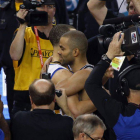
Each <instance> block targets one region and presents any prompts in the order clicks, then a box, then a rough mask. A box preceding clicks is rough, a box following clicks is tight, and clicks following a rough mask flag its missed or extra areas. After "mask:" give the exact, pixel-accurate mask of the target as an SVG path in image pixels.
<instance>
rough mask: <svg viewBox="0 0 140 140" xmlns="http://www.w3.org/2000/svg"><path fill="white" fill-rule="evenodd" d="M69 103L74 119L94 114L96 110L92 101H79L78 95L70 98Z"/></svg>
mask: <svg viewBox="0 0 140 140" xmlns="http://www.w3.org/2000/svg"><path fill="white" fill-rule="evenodd" d="M67 101H68V107H69V109H70V111H71V112H72V114H73V116H74V118H76V117H78V116H79V115H82V114H86V113H92V112H94V111H95V110H96V107H95V106H94V104H93V103H92V101H91V100H85V101H79V99H78V94H76V95H73V96H69V97H68V99H67Z"/></svg>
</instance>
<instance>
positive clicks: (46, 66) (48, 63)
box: [41, 56, 53, 74]
mask: <svg viewBox="0 0 140 140" xmlns="http://www.w3.org/2000/svg"><path fill="white" fill-rule="evenodd" d="M52 58H53V56H50V57H49V58H48V59H47V60H46V61H45V63H44V65H43V67H42V69H41V74H43V73H46V72H47V71H48V68H49V65H50V63H51V62H52Z"/></svg>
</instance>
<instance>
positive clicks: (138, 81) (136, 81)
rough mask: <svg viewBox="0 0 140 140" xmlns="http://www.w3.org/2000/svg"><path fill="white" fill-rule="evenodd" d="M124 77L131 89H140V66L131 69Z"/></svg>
mask: <svg viewBox="0 0 140 140" xmlns="http://www.w3.org/2000/svg"><path fill="white" fill-rule="evenodd" d="M124 77H125V78H126V79H127V81H128V86H129V88H130V89H133V90H140V67H139V68H136V69H133V70H132V71H129V72H128V73H127V74H126V75H125V76H124Z"/></svg>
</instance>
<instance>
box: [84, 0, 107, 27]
mask: <svg viewBox="0 0 140 140" xmlns="http://www.w3.org/2000/svg"><path fill="white" fill-rule="evenodd" d="M105 4H106V2H105V1H100V0H89V1H88V3H87V6H88V9H89V11H90V12H91V14H92V15H93V17H94V18H95V20H96V21H97V22H98V24H99V25H102V24H103V21H104V19H105V17H106V14H107V7H106V5H105Z"/></svg>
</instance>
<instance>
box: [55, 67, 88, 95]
mask: <svg viewBox="0 0 140 140" xmlns="http://www.w3.org/2000/svg"><path fill="white" fill-rule="evenodd" d="M89 74H90V70H86V69H84V70H80V71H78V72H76V73H74V74H73V75H72V76H71V77H70V78H67V79H65V80H63V81H60V82H59V83H58V84H57V85H56V89H59V88H64V89H65V91H66V94H67V96H71V95H74V94H76V93H78V92H79V91H81V90H83V89H84V85H85V81H86V79H87V78H88V76H89Z"/></svg>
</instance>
